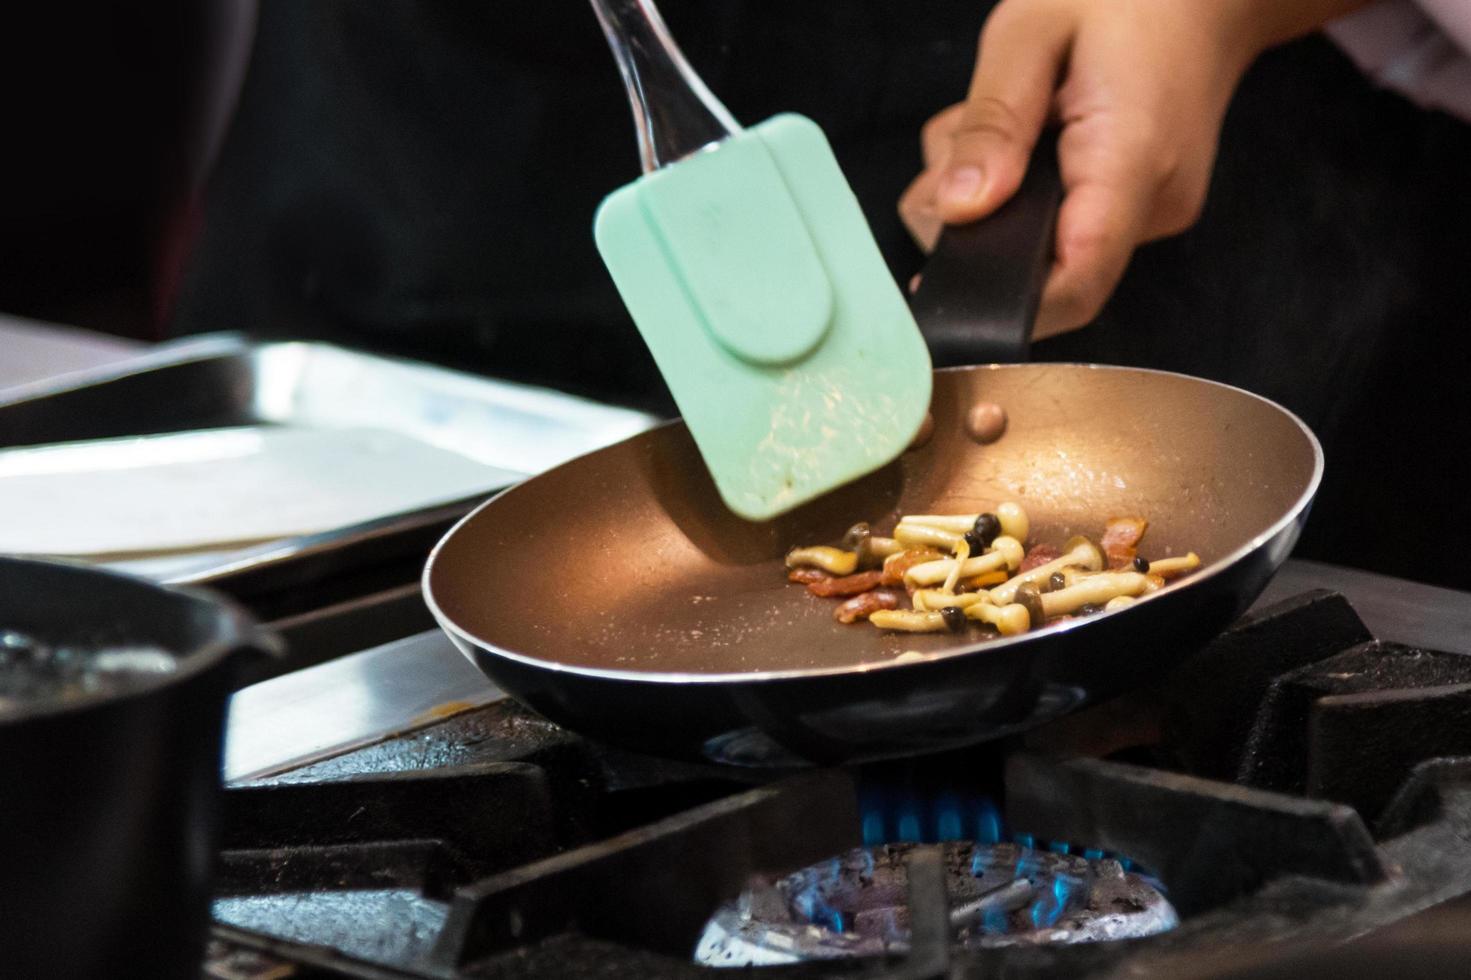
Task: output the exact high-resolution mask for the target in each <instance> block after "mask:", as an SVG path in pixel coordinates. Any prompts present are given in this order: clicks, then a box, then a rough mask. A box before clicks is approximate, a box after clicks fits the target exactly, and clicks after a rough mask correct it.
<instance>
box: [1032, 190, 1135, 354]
mask: <svg viewBox="0 0 1471 980" xmlns="http://www.w3.org/2000/svg"><path fill="white" fill-rule="evenodd" d="M1148 202H1149V194H1148V188H1147V187H1146V186H1144V185H1143V184H1142V183H1138V182H1131V181H1128V180H1124V179H1107V178H1101V179H1092V180H1083V181H1080V182H1078V183H1076V184H1074V185H1073V186H1071V187H1069V189H1068V192H1067V196H1066V197H1065V198H1063V202H1062V207H1061V208H1060V209H1059V211H1058V215H1057V238H1056V243H1055V245H1054V247H1053V255H1054V259H1053V266H1052V271H1051V273H1050V274H1049V276H1048V279H1047V285H1046V286H1045V287H1044V288H1043V291H1042V301H1041V304H1040V306H1039V308H1038V311H1037V323H1036V326H1035V328H1034V329H1033V331H1032V336H1033V339H1036V340H1041V339H1042V338H1044V337H1050V336H1052V335H1054V334H1058V333H1063V332H1065V331H1068V330H1076V329H1077V328H1078V327H1082V326H1085V325H1087V324H1088V323H1091V322H1092V321H1093V319H1094V318H1095V317H1097V316H1098V312H1099V311H1100V310H1101V309H1103V304H1104V303H1105V302H1106V301H1107V299H1108V297H1109V295H1110V294H1111V293H1112V292H1113V290H1114V288H1115V287H1116V286H1117V285H1118V283H1119V280H1120V279H1121V278H1123V275H1124V269H1125V268H1126V267H1127V266H1128V264H1129V258H1130V256H1132V255H1133V253H1134V247H1135V245H1137V244H1138V242H1139V241H1140V238H1141V237H1142V232H1143V228H1144V223H1145V221H1146V220H1147V208H1148Z"/></svg>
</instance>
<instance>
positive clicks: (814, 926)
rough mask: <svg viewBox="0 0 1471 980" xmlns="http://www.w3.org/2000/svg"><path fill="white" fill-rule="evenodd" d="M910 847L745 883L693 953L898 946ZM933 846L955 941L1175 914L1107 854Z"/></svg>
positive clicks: (756, 956)
mask: <svg viewBox="0 0 1471 980" xmlns="http://www.w3.org/2000/svg"><path fill="white" fill-rule="evenodd" d="M917 846H920V845H915V844H885V845H882V846H879V847H872V848H859V849H857V850H853V851H849V852H848V853H846V854H844V855H842V856H840V857H836V858H833V859H832V860H831V861H827V862H825V863H823V864H818V865H813V866H812V867H809V868H806V869H804V870H802V871H798V872H796V873H795V874H792V875H788V876H787V877H786V878H783V879H781V880H780V881H778V882H776V884H775V885H767V884H756V885H753V886H752V887H750V888H748V889H747V890H746V891H745V892H744V893H742V894H741V896H740V897H739V898H738V899H736V900H735V901H734V902H730V903H728V904H726V905H724V906H722V907H721V908H720V909H719V911H717V912H716V913H715V916H714V917H713V918H712V919H711V920H710V921H709V923H707V924H706V926H705V931H704V934H703V935H702V936H701V937H700V942H699V946H698V947H697V949H696V951H695V960H696V961H697V962H699V963H703V964H706V965H709V966H747V965H753V964H754V965H761V964H777V963H794V962H799V961H803V960H820V959H837V958H841V957H856V956H877V955H882V954H885V953H902V952H905V951H906V950H907V949H908V948H909V907H908V897H907V895H908V877H909V876H908V871H907V858H908V856H909V854H910V853H911V852H912V851H914V849H915V848H916V847H917ZM937 846H939V847H940V848H941V849H942V854H943V857H944V865H945V882H946V893H947V895H948V897H949V903H950V925H951V929H952V932H953V934H954V937H955V940H956V942H957V943H959V944H960V945H962V946H964V947H966V948H972V949H975V948H984V947H995V946H1017V945H1023V944H1036V945H1040V944H1044V943H1082V942H1101V941H1107V940H1114V939H1133V938H1137V937H1140V936H1151V935H1154V934H1156V933H1160V932H1164V931H1166V930H1169V929H1172V928H1174V927H1175V926H1176V925H1177V924H1178V922H1179V919H1178V917H1177V916H1176V915H1175V910H1174V908H1173V907H1172V906H1171V905H1170V903H1169V901H1167V900H1166V899H1165V897H1164V895H1163V894H1161V893H1160V891H1159V889H1158V887H1156V885H1155V884H1153V883H1151V881H1150V880H1149V879H1147V878H1145V877H1144V876H1142V875H1140V874H1137V873H1135V872H1132V871H1125V870H1124V868H1123V865H1121V864H1120V863H1119V862H1118V861H1116V860H1112V859H1104V858H1101V857H1093V856H1091V853H1090V855H1089V856H1084V855H1080V854H1059V853H1054V852H1052V851H1043V850H1037V849H1035V848H1031V847H1023V846H1020V845H1018V844H976V843H973V842H967V841H952V842H949V843H946V844H942V845H937Z"/></svg>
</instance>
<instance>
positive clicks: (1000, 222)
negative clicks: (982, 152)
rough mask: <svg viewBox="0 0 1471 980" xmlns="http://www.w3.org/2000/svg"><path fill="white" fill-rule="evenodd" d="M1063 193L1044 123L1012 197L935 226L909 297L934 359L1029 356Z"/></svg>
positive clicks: (1052, 139)
mask: <svg viewBox="0 0 1471 980" xmlns="http://www.w3.org/2000/svg"><path fill="white" fill-rule="evenodd" d="M1061 201H1062V177H1061V175H1060V173H1059V172H1058V167H1057V132H1056V130H1054V129H1048V130H1045V131H1044V132H1043V133H1042V135H1041V137H1040V138H1039V139H1038V140H1037V145H1036V147H1035V148H1034V149H1033V151H1032V158H1031V163H1030V164H1029V165H1028V168H1027V174H1026V177H1025V178H1023V180H1022V185H1021V187H1020V188H1019V189H1018V190H1017V192H1016V194H1015V195H1013V196H1012V197H1011V199H1010V200H1008V201H1007V202H1006V203H1005V204H1003V205H1002V206H1001V207H1000V208H999V209H998V210H997V211H996V212H995V213H994V214H992V215H990V216H989V217H986V218H983V219H981V220H980V221H976V222H972V223H971V224H968V225H946V226H945V227H944V228H943V229H942V230H941V232H940V239H939V241H938V242H936V244H935V250H934V251H933V252H931V253H930V257H929V260H928V261H927V262H926V263H925V265H924V268H923V269H921V270H920V280H919V286H918V288H917V289H916V290H915V291H914V295H913V296H912V297H911V298H910V304H909V305H910V309H911V310H912V311H913V312H914V317H915V319H916V320H917V321H918V323H919V328H920V332H921V333H923V334H924V337H925V340H926V342H928V344H929V346H930V355H931V357H932V359H933V360H934V362H935V366H936V367H946V366H949V365H954V364H984V363H992V362H994V363H1001V364H1009V363H1016V362H1021V361H1026V360H1027V359H1028V357H1029V354H1030V348H1031V342H1032V324H1033V322H1034V321H1035V320H1036V318H1037V303H1038V301H1039V300H1040V299H1041V297H1042V286H1043V285H1044V284H1045V283H1046V281H1047V272H1048V270H1049V269H1050V268H1051V266H1052V238H1053V231H1054V229H1055V228H1056V226H1057V209H1058V205H1059V204H1060V203H1061Z"/></svg>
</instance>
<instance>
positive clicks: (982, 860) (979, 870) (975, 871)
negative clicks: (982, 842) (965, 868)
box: [970, 848, 996, 878]
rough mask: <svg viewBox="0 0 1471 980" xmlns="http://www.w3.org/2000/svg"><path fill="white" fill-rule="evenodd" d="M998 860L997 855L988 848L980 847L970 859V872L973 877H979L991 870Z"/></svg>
mask: <svg viewBox="0 0 1471 980" xmlns="http://www.w3.org/2000/svg"><path fill="white" fill-rule="evenodd" d="M995 860H996V855H994V854H992V853H991V852H990V851H988V850H984V849H980V848H978V849H977V850H976V852H975V853H974V854H972V855H971V859H970V873H971V875H972V877H975V878H979V877H980V876H981V875H983V874H985V873H986V872H987V871H989V870H990V868H991V864H992V863H993V862H994V861H995Z"/></svg>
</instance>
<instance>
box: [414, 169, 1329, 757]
mask: <svg viewBox="0 0 1471 980" xmlns="http://www.w3.org/2000/svg"><path fill="white" fill-rule="evenodd" d="M1038 156H1050V152H1049V153H1048V154H1041V153H1039V154H1038ZM1013 205H1015V206H1014V207H1013ZM1013 205H1008V209H1009V210H1007V211H1003V212H1002V213H1000V214H998V216H997V217H996V218H994V219H988V221H986V222H983V223H981V224H980V225H976V226H971V228H969V229H964V230H960V233H959V234H952V231H947V232H945V234H944V235H943V236H942V240H941V243H940V246H939V248H938V249H937V253H936V257H935V258H934V259H932V260H931V262H930V263H929V265H927V266H926V270H925V273H924V279H925V283H924V286H923V287H922V289H921V295H919V296H917V297H916V312H917V315H920V318H921V322H922V324H925V325H926V326H927V327H929V331H928V332H929V334H930V337H931V341H932V346H933V348H934V350H935V352H936V354H937V357H939V358H943V357H945V356H946V355H947V354H948V355H949V356H952V357H953V356H963V354H964V353H965V350H966V348H965V346H964V342H965V341H966V340H967V338H970V339H974V338H975V337H978V336H979V337H983V338H985V341H984V342H985V344H986V346H985V348H984V350H985V352H986V353H987V354H989V355H992V356H995V355H998V354H999V355H1001V356H1015V355H1016V354H1017V353H1019V352H1021V351H1024V350H1025V346H1026V334H1027V333H1028V332H1029V331H1030V325H1031V319H1032V315H1033V313H1034V311H1035V308H1036V294H1037V291H1038V290H1039V289H1040V285H1041V281H1042V275H1043V274H1044V273H1045V260H1046V259H1047V257H1048V256H1049V255H1050V245H1049V244H1048V243H1047V241H1046V233H1045V229H1047V228H1050V227H1051V214H1052V212H1053V211H1055V207H1056V175H1055V171H1054V172H1053V173H1051V174H1050V175H1049V174H1046V173H1042V174H1040V175H1039V174H1038V173H1037V172H1036V169H1035V168H1034V172H1033V173H1031V174H1029V176H1028V178H1027V181H1026V183H1025V184H1024V186H1023V188H1022V192H1021V193H1020V195H1019V196H1018V198H1017V199H1016V200H1015V201H1014V202H1013ZM978 229H979V230H978ZM978 258H982V259H984V260H985V261H986V265H987V269H988V272H987V275H986V276H985V277H984V279H985V282H986V284H987V285H986V286H985V287H984V288H985V289H986V290H987V292H986V293H982V292H979V291H977V289H975V288H973V287H972V286H971V285H970V283H972V282H974V281H975V276H974V268H975V262H976V260H977V259H978ZM998 283H999V284H1000V285H998ZM952 286H955V287H956V288H952ZM927 290H928V296H926V295H925V294H926V291H927ZM977 297H979V298H977ZM926 308H928V309H927V312H924V313H922V314H921V310H925V309H926ZM937 311H938V313H937ZM1018 322H1020V323H1021V324H1022V326H1021V327H1020V328H1017V327H1016V326H1015V324H1017V323H1018ZM937 323H938V324H941V326H940V327H939V328H938V329H937V328H936V327H935V324H937ZM957 324H958V325H957ZM1008 331H1009V332H1010V335H1009V336H1008ZM983 401H984V402H993V403H996V404H999V405H1000V406H1002V408H1003V409H1004V410H1005V412H1006V413H1007V416H1008V419H1009V421H1008V425H1007V427H1006V429H1005V432H1004V434H1003V435H1002V436H1001V437H1000V439H998V440H996V441H994V442H992V443H990V444H986V445H982V444H979V443H977V442H976V441H975V440H973V439H972V438H971V436H970V435H969V434H968V432H967V427H966V419H967V416H968V414H969V413H970V411H971V409H972V407H973V406H974V405H976V404H977V403H979V402H983ZM931 412H932V414H933V416H934V421H935V427H934V435H933V437H932V438H931V439H930V441H929V442H928V443H926V444H924V445H923V446H920V447H918V448H912V449H911V450H910V451H908V452H906V453H905V454H903V455H902V456H901V457H900V458H899V459H898V460H897V461H895V462H894V463H892V464H891V465H889V466H888V467H886V468H884V469H882V470H880V471H878V472H876V473H874V474H872V475H870V476H868V477H866V478H864V479H863V480H860V481H858V482H856V483H854V484H850V485H849V486H847V487H844V488H842V489H840V490H838V491H836V492H834V493H832V494H829V495H828V496H826V497H824V498H822V499H820V500H817V501H814V502H812V503H811V504H808V505H806V506H804V507H802V508H800V509H798V510H796V511H793V512H791V513H789V514H786V515H784V516H782V517H780V518H778V519H776V520H774V521H771V522H768V523H764V524H753V523H749V522H746V521H744V520H742V519H740V518H738V517H736V516H735V515H733V514H732V513H731V512H730V511H729V510H727V509H726V508H725V506H724V505H723V504H722V503H721V501H720V497H719V495H718V494H717V493H716V490H715V487H714V485H713V483H712V482H711V480H710V478H709V476H708V474H707V472H706V470H705V467H704V465H703V464H702V462H701V459H700V456H699V453H698V451H697V449H696V447H695V445H694V442H693V441H692V439H691V438H690V436H689V433H688V431H687V430H686V429H685V427H684V426H683V425H682V424H680V423H678V422H674V423H670V424H668V425H665V426H663V427H660V428H657V429H654V430H651V431H649V432H646V433H643V434H641V435H638V436H635V437H633V438H632V439H629V440H627V441H625V442H622V443H619V444H617V445H614V446H611V447H609V448H607V449H603V450H600V451H598V452H595V453H592V454H590V455H587V456H584V457H582V458H580V459H576V460H573V461H572V462H569V463H567V464H565V465H563V466H560V467H558V468H556V469H554V470H551V471H549V472H547V473H545V474H543V475H541V476H538V477H536V478H533V479H532V480H530V481H528V482H526V483H523V484H521V485H519V486H516V487H513V488H511V489H509V490H507V491H505V492H504V493H502V494H500V495H499V496H497V497H495V498H493V499H491V500H490V501H488V502H486V503H485V504H483V505H481V506H480V507H479V508H478V509H477V510H475V511H474V512H472V513H471V514H470V515H468V516H467V517H466V518H465V519H464V520H462V521H461V522H460V523H459V524H458V525H457V526H456V527H454V528H453V529H452V530H451V531H450V532H449V533H448V535H447V536H446V537H445V538H444V539H443V540H442V541H441V542H440V543H439V545H438V546H437V547H436V548H435V549H434V551H433V553H432V554H431V555H430V558H429V562H428V565H427V567H426V569H425V572H424V593H425V596H426V598H427V601H428V603H429V607H430V609H431V610H432V611H433V613H434V616H435V617H436V619H437V620H438V621H439V623H440V625H441V626H442V627H443V628H444V630H445V631H446V632H447V633H448V635H449V637H450V638H451V640H452V641H453V642H454V643H455V644H456V646H458V647H459V649H460V650H462V651H463V652H464V653H465V654H466V656H468V657H469V658H470V659H471V660H472V661H473V662H474V663H475V664H476V665H477V666H478V667H479V668H480V669H481V670H482V671H483V672H484V673H485V674H486V675H487V676H488V677H490V678H491V679H492V680H494V681H495V682H496V683H497V684H499V685H500V686H501V687H502V688H504V689H505V690H506V691H507V692H509V693H510V694H511V695H512V696H514V697H515V698H517V699H518V700H520V701H521V702H523V703H524V704H526V705H528V706H529V707H531V708H532V709H533V710H535V711H537V712H539V713H541V714H542V715H544V716H546V717H547V718H549V719H551V720H552V721H554V722H557V723H558V724H561V725H564V726H566V727H568V728H571V729H574V730H577V731H580V732H583V733H585V734H587V735H590V736H593V737H595V738H598V739H601V740H604V741H606V742H611V743H615V744H621V745H625V746H628V747H631V748H635V749H638V750H642V751H646V752H653V753H657V754H663V755H672V756H683V757H703V758H706V759H712V760H716V761H721V762H730V763H737V764H752V765H788V764H792V763H794V762H798V761H802V760H806V761H811V762H817V763H822V764H830V763H836V762H842V761H854V760H866V759H877V758H885V757H892V756H899V755H907V754H915V753H922V752H930V751H936V750H939V749H944V748H949V747H955V746H959V745H963V744H966V743H970V742H975V741H980V740H984V739H990V738H996V737H999V736H1002V735H1006V734H1009V733H1012V732H1016V731H1020V730H1023V729H1025V728H1027V727H1030V726H1033V725H1036V724H1040V723H1042V722H1044V721H1047V720H1049V719H1051V718H1054V717H1057V716H1059V715H1061V714H1063V713H1065V712H1068V711H1071V710H1073V709H1076V708H1078V707H1080V706H1082V705H1085V704H1087V703H1089V702H1091V701H1095V700H1098V699H1101V698H1106V697H1109V696H1112V695H1115V694H1118V693H1120V692H1123V691H1125V690H1128V689H1130V688H1132V687H1135V686H1138V685H1140V684H1142V683H1144V682H1146V681H1149V680H1151V679H1154V678H1157V677H1158V676H1160V674H1161V673H1162V672H1164V671H1166V670H1168V669H1169V668H1170V666H1171V665H1173V664H1174V663H1176V662H1177V661H1179V660H1181V659H1183V658H1184V657H1186V656H1188V655H1189V654H1190V653H1191V652H1192V651H1193V650H1194V649H1195V648H1197V647H1198V646H1199V645H1200V644H1202V643H1204V642H1205V641H1206V640H1208V639H1209V638H1210V637H1212V636H1213V635H1215V634H1216V633H1218V632H1219V631H1220V630H1221V629H1223V628H1224V627H1225V626H1226V625H1228V624H1229V623H1230V622H1231V621H1232V620H1233V619H1234V618H1235V617H1236V616H1238V615H1239V614H1240V613H1241V612H1242V611H1244V610H1245V608H1246V607H1247V606H1248V605H1250V603H1251V602H1252V600H1254V599H1255V598H1256V596H1257V595H1258V594H1260V592H1261V590H1262V589H1263V588H1264V587H1265V586H1266V584H1267V581H1268V580H1269V579H1270V577H1271V575H1272V574H1273V572H1275V571H1276V569H1277V568H1278V566H1279V565H1280V564H1281V563H1282V561H1283V560H1284V559H1285V558H1286V557H1287V555H1288V553H1289V552H1290V551H1291V549H1292V546H1293V544H1294V543H1295V542H1296V540H1297V537H1298V534H1299V532H1300V530H1301V527H1302V524H1303V522H1304V521H1305V520H1306V518H1307V512H1308V507H1309V505H1310V503H1311V501H1312V497H1313V494H1314V492H1315V491H1316V490H1317V487H1318V482H1319V479H1320V477H1321V475H1322V470H1323V456H1322V451H1321V449H1320V448H1319V445H1318V442H1317V440H1316V439H1315V438H1314V437H1313V435H1312V433H1311V432H1310V431H1309V430H1308V429H1307V427H1306V426H1305V425H1303V423H1302V422H1301V421H1299V420H1298V419H1297V418H1296V417H1295V416H1293V415H1291V414H1290V413H1289V412H1287V411H1286V410H1285V409H1282V408H1280V407H1279V406H1277V405H1275V404H1273V403H1271V402H1269V401H1267V400H1265V399H1263V398H1260V397H1258V396H1256V395H1253V394H1250V393H1248V392H1245V391H1242V390H1240V389H1236V388H1231V387H1228V386H1225V385H1221V384H1216V383H1213V382H1209V381H1203V380H1199V379H1195V378H1189V377H1185V376H1182V375H1176V374H1169V373H1164V372H1155V371H1146V370H1138V369H1130V368H1120V367H1102V366H1096V365H1078V364H1009V365H997V364H991V365H984V366H974V367H960V368H952V369H946V370H939V371H937V372H936V374H935V386H934V400H933V403H932V406H931ZM1003 500H1015V501H1017V502H1019V503H1021V504H1022V505H1023V507H1025V508H1026V510H1027V513H1028V515H1029V517H1030V518H1031V524H1032V528H1033V530H1032V534H1031V539H1032V540H1033V541H1047V542H1051V543H1054V544H1060V543H1061V542H1063V541H1064V540H1066V539H1067V538H1068V537H1069V536H1071V535H1073V534H1077V533H1085V534H1088V535H1089V536H1090V537H1093V538H1094V539H1095V540H1096V539H1097V537H1098V535H1099V534H1100V533H1101V531H1102V530H1103V525H1104V522H1105V520H1106V519H1107V518H1108V517H1111V516H1122V515H1139V516H1143V517H1146V518H1147V519H1148V520H1149V522H1150V525H1149V531H1148V533H1147V535H1146V537H1145V538H1144V541H1143V544H1142V546H1141V554H1144V555H1145V556H1146V557H1160V556H1164V555H1170V554H1183V553H1185V552H1186V551H1190V550H1193V551H1195V552H1197V553H1198V554H1199V555H1200V556H1201V558H1202V560H1203V563H1204V564H1203V565H1202V567H1201V569H1200V570H1198V571H1196V572H1195V573H1194V574H1192V575H1191V576H1189V577H1187V578H1184V579H1182V580H1180V581H1178V582H1175V583H1172V584H1170V585H1169V586H1167V587H1166V588H1165V589H1163V590H1161V591H1160V592H1158V593H1156V594H1154V595H1153V596H1151V597H1150V598H1148V599H1146V600H1144V601H1140V602H1138V603H1135V604H1133V605H1131V606H1128V607H1126V608H1124V609H1121V610H1118V611H1114V612H1109V613H1104V614H1099V615H1095V616H1091V617H1084V618H1079V619H1073V620H1068V621H1064V622H1062V623H1058V624H1056V625H1053V626H1049V627H1046V628H1044V629H1040V630H1036V631H1033V632H1031V633H1027V634H1024V635H1021V636H1015V637H1010V638H992V639H983V638H982V637H983V636H984V634H983V633H982V632H981V630H980V629H979V628H973V629H972V630H971V631H970V632H967V633H960V634H948V633H947V634H922V635H920V634H894V633H886V632H883V631H880V630H878V629H876V628H874V627H872V626H870V625H868V624H864V623H859V624H853V625H843V624H839V623H837V622H835V621H834V620H833V618H832V610H833V605H834V603H833V602H832V600H826V599H820V598H817V597H814V596H811V595H809V594H808V593H807V591H806V590H805V589H803V588H801V587H799V586H796V585H791V584H789V583H788V582H787V581H786V575H785V569H784V567H783V557H784V556H785V554H786V552H787V550H788V549H790V548H791V547H792V546H794V545H799V544H816V543H835V542H836V541H837V540H838V539H839V538H840V537H841V536H842V534H843V533H844V531H845V530H846V529H847V528H848V527H849V526H850V525H852V524H853V523H855V522H857V521H867V522H869V523H870V524H871V525H873V527H874V529H875V531H876V532H877V533H886V532H888V531H890V530H891V529H892V528H893V525H894V523H895V521H896V520H897V518H898V516H899V515H900V514H904V513H953V514H958V513H976V512H979V511H985V510H990V509H992V508H994V506H995V505H996V504H998V503H999V502H1001V501H1003ZM904 653H912V654H917V655H918V656H913V655H911V656H908V657H904V658H902V659H900V655H901V654H904Z"/></svg>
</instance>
